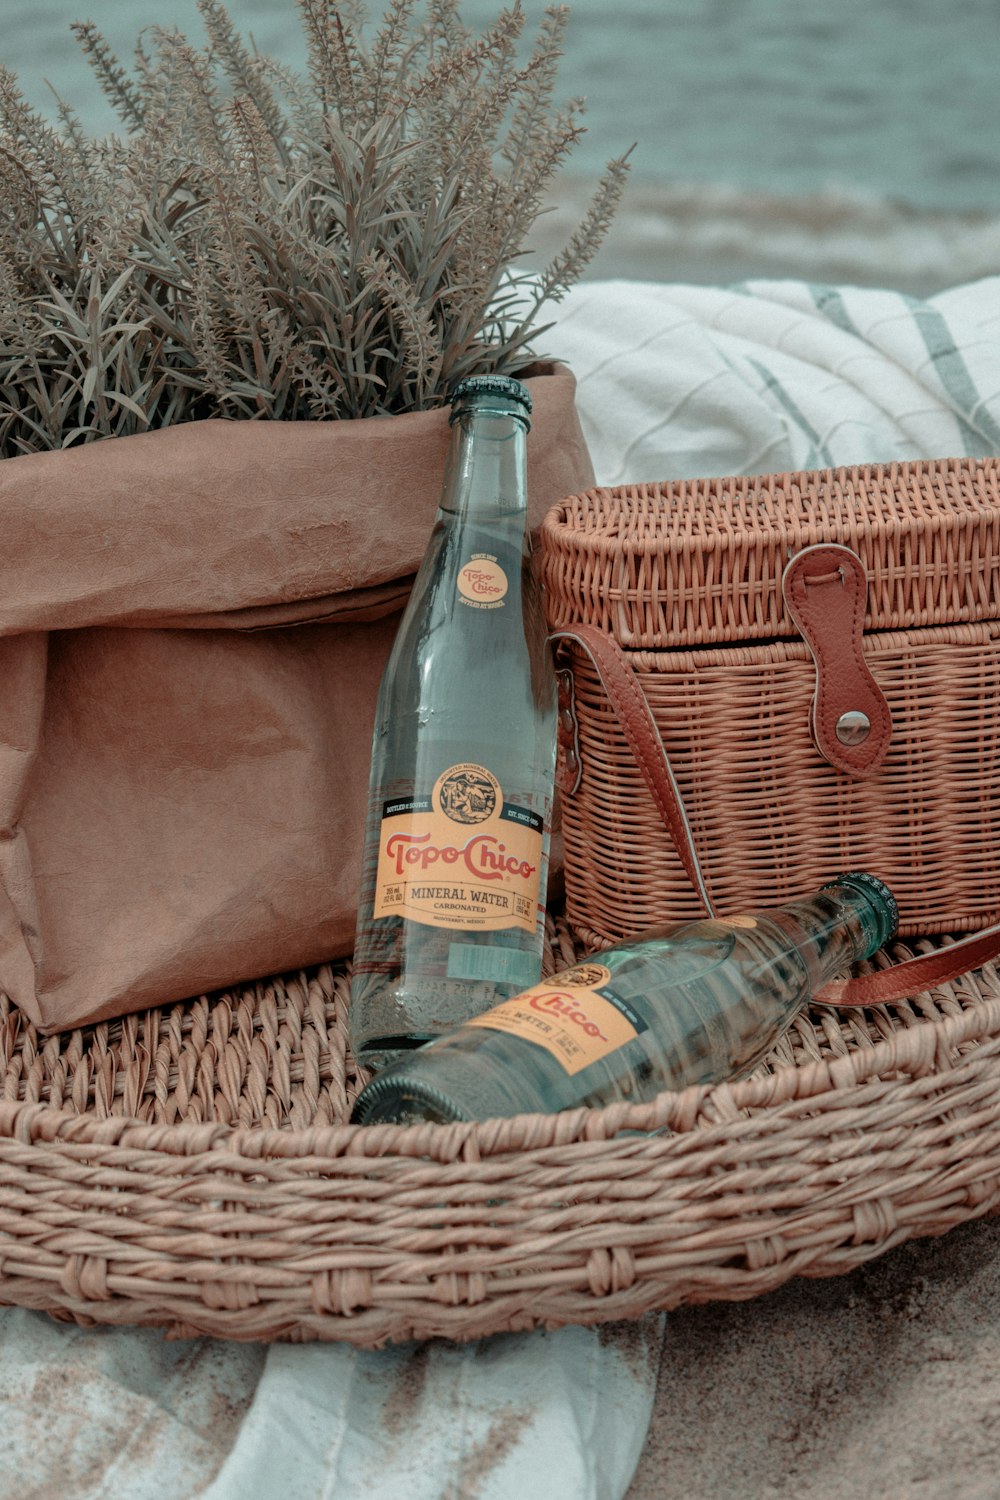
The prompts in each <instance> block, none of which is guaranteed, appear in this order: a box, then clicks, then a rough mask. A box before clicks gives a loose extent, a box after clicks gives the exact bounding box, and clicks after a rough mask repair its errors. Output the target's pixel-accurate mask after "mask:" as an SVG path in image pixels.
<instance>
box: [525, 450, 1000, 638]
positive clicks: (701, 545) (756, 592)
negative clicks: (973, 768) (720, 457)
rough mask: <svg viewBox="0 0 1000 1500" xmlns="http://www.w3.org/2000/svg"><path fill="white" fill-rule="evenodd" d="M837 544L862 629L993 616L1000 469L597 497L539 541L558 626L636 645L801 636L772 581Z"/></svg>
mask: <svg viewBox="0 0 1000 1500" xmlns="http://www.w3.org/2000/svg"><path fill="white" fill-rule="evenodd" d="M820 542H839V543H841V544H842V545H845V546H848V547H850V548H851V549H852V550H853V551H855V552H856V553H857V554H858V556H859V557H860V558H861V560H862V562H863V563H864V565H865V571H866V574H867V577H868V602H867V627H868V629H870V630H903V629H909V628H911V627H914V626H934V625H952V626H954V625H956V624H959V623H963V622H977V621H983V620H995V619H996V618H997V616H998V613H1000V460H997V459H989V458H987V459H948V460H925V461H921V462H912V463H896V464H886V465H871V466H868V467H861V468H852V469H824V470H810V471H808V472H803V473H795V474H760V475H752V476H748V477H747V476H739V477H735V478H721V479H683V480H675V481H665V482H663V483H649V484H625V485H619V486H616V487H612V488H603V489H600V488H599V489H590V490H586V491H584V492H583V493H581V494H577V495H571V496H569V497H568V498H566V499H564V500H561V501H559V502H558V504H557V505H555V506H554V507H553V508H552V509H551V510H550V511H549V513H548V515H547V516H546V518H545V520H544V522H543V524H542V530H541V552H542V572H543V577H544V579H545V586H546V590H547V596H548V603H547V609H548V613H549V619H550V622H551V623H552V625H553V628H563V627H567V626H571V625H574V624H579V623H589V624H592V625H596V626H597V627H598V628H599V629H601V630H604V631H606V632H608V633H609V634H611V635H612V636H614V638H615V639H616V640H617V642H618V644H619V645H621V646H625V647H629V648H632V649H636V650H667V649H673V648H676V647H684V648H690V647H692V646H697V645H709V644H712V643H718V642H736V641H744V640H747V641H749V640H761V639H774V638H786V637H787V638H794V637H797V635H798V629H797V627H796V625H795V622H794V620H793V619H792V618H791V616H790V615H789V614H788V613H787V611H786V609H785V608H784V605H783V602H782V594H781V579H782V574H783V573H784V570H785V567H786V565H787V563H788V561H789V559H790V557H791V556H792V555H793V553H795V552H797V551H800V550H801V549H802V548H804V547H808V546H812V545H815V544H816V543H820Z"/></svg>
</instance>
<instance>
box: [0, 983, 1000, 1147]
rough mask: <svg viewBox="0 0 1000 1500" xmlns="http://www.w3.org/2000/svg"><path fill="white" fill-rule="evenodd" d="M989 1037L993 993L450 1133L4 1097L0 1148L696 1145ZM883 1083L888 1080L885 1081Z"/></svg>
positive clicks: (996, 1022)
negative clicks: (938, 1013)
mask: <svg viewBox="0 0 1000 1500" xmlns="http://www.w3.org/2000/svg"><path fill="white" fill-rule="evenodd" d="M958 982H959V983H961V981H958ZM872 1009H875V1010H879V1009H884V1007H873V1008H872ZM991 1038H992V1039H1000V991H998V993H997V995H996V996H995V997H994V998H990V997H988V996H982V995H981V996H979V997H978V998H977V999H976V1002H975V1004H973V1005H971V1006H969V1007H968V1008H966V1009H963V1010H962V1011H961V1012H960V1013H959V1014H957V1015H950V1016H944V1017H939V1018H938V1019H934V1020H932V1019H927V1020H921V1021H918V1022H917V1023H916V1024H914V1025H910V1026H906V1027H905V1028H897V1029H893V1030H892V1032H891V1034H890V1035H889V1036H887V1037H885V1038H883V1039H882V1040H880V1041H878V1042H875V1043H874V1044H873V1045H872V1046H871V1047H866V1048H856V1049H851V1050H849V1051H846V1052H844V1053H842V1054H840V1055H838V1056H835V1057H831V1058H820V1059H816V1060H813V1061H810V1062H808V1063H800V1064H790V1065H781V1066H779V1067H777V1068H775V1070H774V1071H773V1072H771V1073H768V1074H760V1075H757V1076H754V1077H751V1078H747V1079H743V1080H740V1081H737V1082H732V1081H727V1082H723V1083H717V1084H712V1085H695V1086H692V1087H689V1088H686V1089H683V1090H665V1091H664V1092H662V1093H660V1094H659V1095H657V1097H656V1098H655V1099H654V1100H652V1101H650V1102H647V1103H644V1104H609V1105H605V1106H603V1107H602V1108H599V1109H594V1108H586V1107H582V1108H579V1109H575V1110H563V1111H560V1112H559V1113H556V1114H523V1115H516V1116H513V1117H510V1118H503V1119H496V1120H489V1121H468V1122H466V1121H456V1122H455V1123H453V1124H448V1125H436V1124H423V1123H418V1124H412V1125H367V1126H366V1125H351V1124H344V1125H323V1126H306V1127H298V1128H292V1129H284V1128H275V1127H266V1128H265V1127H262V1126H251V1127H247V1126H236V1125H228V1124H225V1123H223V1122H221V1121H204V1122H199V1123H196V1122H192V1121H182V1122H180V1123H177V1124H173V1125H165V1124H149V1123H147V1122H145V1121H142V1120H139V1119H137V1118H136V1117H135V1116H129V1115H108V1116H105V1117H103V1118H98V1117H96V1116H94V1115H93V1114H92V1113H88V1114H76V1113H74V1112H72V1111H69V1110H65V1109H58V1108H54V1107H53V1106H51V1105H47V1104H44V1103H40V1102H35V1101H26V1100H0V1140H10V1141H11V1142H16V1143H18V1144H21V1145H24V1146H32V1145H35V1144H45V1145H46V1146H49V1147H56V1146H58V1145H60V1144H65V1145H67V1146H73V1147H81V1146H96V1147H105V1148H119V1149H121V1150H127V1151H139V1152H143V1151H145V1152H163V1153H165V1154H167V1155H170V1156H186V1157H190V1158H196V1157H200V1156H206V1157H210V1158H212V1159H213V1160H216V1161H218V1163H219V1165H220V1167H221V1165H222V1158H223V1156H224V1155H230V1156H237V1157H241V1158H244V1159H249V1160H254V1159H258V1160H267V1159H271V1158H286V1159H295V1158H300V1157H325V1158H328V1159H329V1160H331V1161H332V1160H344V1159H347V1158H354V1159H358V1158H361V1159H365V1160H369V1161H375V1160H378V1159H380V1158H393V1157H405V1158H410V1159H412V1158H413V1157H415V1156H419V1157H423V1158H424V1159H425V1160H428V1159H429V1163H438V1164H441V1165H447V1164H451V1163H454V1162H456V1161H465V1162H473V1161H477V1160H481V1159H483V1158H484V1157H503V1156H507V1155H511V1154H517V1155H520V1154H521V1153H523V1152H525V1151H535V1150H539V1151H543V1150H548V1149H552V1148H559V1149H564V1148H566V1147H571V1146H574V1145H585V1146H586V1147H587V1149H588V1150H590V1151H593V1150H594V1148H595V1147H599V1146H601V1145H606V1146H616V1145H620V1144H621V1142H622V1139H623V1132H628V1135H629V1136H630V1137H631V1138H632V1141H633V1144H634V1138H635V1136H637V1135H645V1136H647V1137H649V1138H658V1139H659V1140H661V1141H662V1140H663V1138H664V1133H665V1132H669V1133H670V1135H672V1136H675V1137H676V1136H693V1135H697V1136H698V1137H699V1139H700V1138H702V1136H703V1134H704V1131H705V1130H706V1129H709V1128H712V1127H713V1126H715V1125H717V1124H718V1125H723V1124H724V1125H725V1127H726V1128H727V1129H731V1127H732V1124H733V1122H734V1120H735V1119H736V1118H737V1117H738V1116H739V1115H741V1114H742V1115H748V1116H749V1117H751V1118H753V1117H755V1116H767V1115H772V1114H773V1115H775V1116H776V1117H777V1116H780V1115H781V1114H783V1113H786V1112H788V1111H789V1110H795V1109H797V1108H799V1107H800V1106H801V1105H802V1104H803V1103H817V1104H818V1103H819V1101H820V1100H821V1099H822V1098H823V1097H824V1096H829V1095H830V1094H831V1093H833V1094H838V1095H841V1096H844V1095H847V1094H849V1093H850V1092H851V1091H852V1090H855V1089H859V1088H861V1087H863V1086H864V1085H870V1084H871V1083H872V1082H873V1081H876V1082H877V1081H881V1082H882V1084H883V1085H884V1087H886V1088H892V1087H900V1088H902V1087H904V1086H905V1085H906V1084H908V1083H911V1082H912V1081H914V1080H916V1079H923V1078H927V1077H928V1076H930V1077H931V1078H941V1079H942V1080H944V1079H946V1078H947V1077H948V1075H949V1074H953V1073H954V1072H955V1071H956V1069H957V1068H959V1067H960V1066H961V1065H962V1063H963V1062H964V1061H966V1057H967V1054H966V1055H959V1056H958V1057H954V1058H951V1059H949V1058H948V1053H949V1052H950V1051H951V1050H952V1049H954V1048H956V1047H959V1046H962V1045H963V1044H964V1045H966V1046H970V1045H971V1046H976V1045H977V1044H979V1045H981V1044H983V1043H986V1042H987V1041H988V1040H990V1039H991ZM977 1050H978V1048H977ZM884 1074H891V1075H893V1076H892V1077H891V1078H888V1079H883V1078H882V1077H881V1075H884ZM900 1075H901V1076H900ZM625 1138H626V1139H627V1138H628V1137H625Z"/></svg>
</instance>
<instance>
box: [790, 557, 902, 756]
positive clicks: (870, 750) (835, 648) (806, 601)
mask: <svg viewBox="0 0 1000 1500" xmlns="http://www.w3.org/2000/svg"><path fill="white" fill-rule="evenodd" d="M781 592H782V596H783V598H784V601H785V608H786V609H787V611H788V613H789V614H790V615H791V617H792V619H793V620H794V622H795V624H796V626H797V627H798V630H799V633H800V635H801V636H802V639H803V640H804V641H805V643H806V645H807V646H808V647H809V650H810V651H811V652H812V657H813V661H814V662H815V664H816V690H815V693H814V694H813V701H812V713H811V717H810V728H811V729H812V737H813V740H814V742H815V745H816V748H817V750H818V751H819V753H820V754H821V755H822V756H823V757H824V759H826V760H828V761H829V762H830V764H831V765H832V766H836V767H837V770H838V771H844V772H846V774H847V775H848V776H858V777H864V776H871V775H872V774H873V773H874V772H875V771H877V770H878V768H879V766H880V765H881V764H882V761H883V759H884V758H885V753H886V751H887V750H888V748H889V741H890V739H891V737H892V714H891V713H890V710H889V705H888V703H887V702H886V701H885V697H884V695H883V693H882V690H881V688H880V687H879V685H878V683H877V682H876V681H875V679H874V677H873V676H872V674H871V672H870V671H869V669H868V664H867V662H866V661H865V654H864V625H865V606H866V604H867V600H868V578H867V575H866V573H865V565H864V563H863V562H862V561H861V559H860V557H858V555H857V553H856V552H852V551H851V549H850V547H843V546H841V545H840V544H839V543H837V542H822V543H818V544H817V545H815V546H812V547H803V549H802V551H801V552H797V553H796V554H795V556H794V557H793V558H792V559H791V561H790V562H789V564H788V566H787V567H786V569H785V572H784V575H783V577H782V580H781Z"/></svg>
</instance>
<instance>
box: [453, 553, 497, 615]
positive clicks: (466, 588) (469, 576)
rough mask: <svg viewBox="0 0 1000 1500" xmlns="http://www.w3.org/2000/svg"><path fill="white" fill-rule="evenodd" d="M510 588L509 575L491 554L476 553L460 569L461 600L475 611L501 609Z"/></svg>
mask: <svg viewBox="0 0 1000 1500" xmlns="http://www.w3.org/2000/svg"><path fill="white" fill-rule="evenodd" d="M508 587H509V584H508V580H507V574H506V573H505V572H504V570H503V568H501V566H500V564H499V563H498V562H497V560H496V558H495V557H494V556H493V554H492V553H490V552H474V553H473V554H472V557H471V558H470V559H469V561H468V562H467V563H466V564H465V565H464V567H462V568H460V569H459V573H458V594H459V598H460V599H461V601H462V603H463V604H468V605H470V606H471V607H472V608H473V609H499V608H500V606H501V605H502V604H503V601H504V595H505V594H506V593H507V589H508Z"/></svg>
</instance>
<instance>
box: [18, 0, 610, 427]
mask: <svg viewBox="0 0 1000 1500" xmlns="http://www.w3.org/2000/svg"><path fill="white" fill-rule="evenodd" d="M198 3H199V10H200V12H201V15H202V18H203V21H204V24H205V29H206V33H207V37H208V44H207V46H205V47H202V48H198V47H196V46H194V45H192V44H191V43H190V42H189V41H188V40H187V39H186V37H185V36H183V35H182V34H181V33H179V32H178V31H176V30H169V29H167V28H165V27H156V28H153V29H152V30H150V31H148V32H145V33H143V34H142V35H140V37H139V40H138V43H137V46H136V52H135V60H134V65H133V66H132V68H131V69H126V68H125V67H123V66H122V65H121V63H120V62H119V61H118V59H117V58H116V57H114V55H113V54H112V53H111V51H110V49H109V47H108V45H107V43H106V42H105V40H104V38H103V37H102V35H101V33H100V32H99V31H98V29H97V28H96V26H94V25H93V24H92V23H90V22H83V23H79V24H77V25H76V26H75V27H74V30H75V32H76V34H77V37H78V39H79V41H80V43H81V45H82V47H83V49H84V51H85V53H86V55H87V57H88V59H89V61H90V63H91V65H92V67H93V70H94V72H95V74H96V76H97V79H98V80H99V83H100V86H101V88H102V89H103V91H104V93H105V94H106V96H107V97H108V99H109V100H110V101H111V103H112V105H113V106H114V109H115V111H116V114H117V116H118V118H119V119H120V120H121V124H122V131H121V134H119V135H112V136H109V137H107V138H100V139H97V138H93V137H91V136H89V135H88V134H87V133H86V132H85V131H84V130H83V129H82V128H81V125H80V122H79V120H78V118H77V117H76V116H75V115H74V113H73V111H72V110H71V109H70V108H69V107H68V106H66V105H65V104H63V103H62V102H60V103H59V108H58V120H59V123H58V125H55V124H52V123H50V122H49V121H48V120H47V119H46V118H45V117H44V116H43V115H42V114H40V113H39V112H37V111H35V110H34V109H32V108H30V107H29V106H28V104H27V103H26V102H25V99H24V97H23V95H22V93H21V92H20V90H19V87H18V83H17V80H16V78H15V77H14V75H13V74H12V73H11V72H10V71H9V70H7V69H4V68H2V67H0V456H3V457H9V456H12V455H15V454H18V453H26V452H35V451H38V450H39V449H45V448H59V447H63V446H66V445H68V444H71V443H76V442H81V441H88V440H90V439H93V438H99V437H106V436H116V435H119V436H120V435H124V434H129V433H134V432H139V431H142V430H143V429H144V428H146V427H162V426H165V425H167V424H169V423H175V422H182V421H188V420H191V419H193V418H197V417H205V416H214V415H222V416H230V417H242V418H256V417H264V418H284V419H309V418H311V419H325V418H334V417H356V416H369V415H375V414H384V413H393V412H399V411H404V410H419V409H421V408H425V407H428V406H432V405H435V404H437V403H439V402H440V401H442V400H443V399H444V398H445V395H446V392H447V390H448V388H449V387H450V386H451V385H452V383H453V382H454V381H455V380H457V379H459V378H461V377H462V376H463V375H467V374H472V373H480V372H486V371H511V370H516V369H517V368H519V367H521V366H523V365H524V364H525V363H526V362H527V361H528V359H529V358H530V340H531V339H533V338H536V337H537V336H538V335H539V333H541V332H542V331H543V327H542V326H541V325H540V324H539V311H540V309H541V308H542V307H543V305H544V304H545V303H546V302H548V301H550V300H558V298H559V297H560V296H561V295H562V294H563V292H564V291H565V290H566V289H567V288H568V287H569V286H570V285H572V284H573V282H574V281H576V280H577V279H578V277H579V276H580V274H581V273H582V271H583V270H584V268H585V267H586V265H587V264H588V263H589V261H590V259H591V258H592V256H593V254H594V252H595V250H596V249H597V247H598V245H599V244H600V242H601V239H602V238H603V235H604V233H605V231H606V230H607V227H608V225H609V223H610V220H611V217H612V215H613V213H614V210H615V207H616V205H617V202H618V199H619V197H620V194H621V190H622V187H623V184H624V180H625V175H626V164H625V161H624V159H620V160H617V161H614V162H611V163H610V164H609V166H608V169H607V171H606V173H605V174H604V176H603V177H602V179H601V181H600V183H599V184H598V185H597V188H596V191H595V194H594V197H593V200H592V203H591V206H590V209H589V211H588V213H587V214H586V216H585V219H584V222H583V223H582V224H581V226H580V228H579V229H578V230H577V231H576V232H575V233H574V235H573V236H572V237H571V239H570V242H569V244H568V245H567V247H566V249H565V251H564V252H562V253H561V254H560V255H558V256H557V257H556V258H555V259H554V260H553V262H552V263H551V265H550V266H549V267H548V268H547V269H546V270H544V271H543V272H542V273H541V275H540V276H536V277H529V276H528V275H527V274H526V273H525V272H524V271H523V270H520V269H519V268H518V258H519V256H520V255H521V254H522V253H523V250H524V248H525V246H526V245H527V244H528V243H529V235H530V231H531V227H532V225H533V224H534V222H535V220H536V218H537V216H538V214H539V212H541V210H542V209H543V207H544V206H545V205H544V199H545V194H546V191H547V189H548V188H549V186H550V184H551V182H552V179H553V177H554V175H555V174H556V173H557V172H558V170H559V168H560V167H561V166H562V165H563V163H564V161H565V159H566V157H567V155H568V153H569V152H570V151H571V149H572V147H573V145H574V143H575V142H576V141H577V139H578V138H579V136H580V134H581V129H582V127H581V125H580V108H581V106H580V104H579V102H578V101H573V102H571V103H569V104H567V105H564V106H559V105H557V104H556V103H555V102H554V96H555V86H556V70H557V62H558V58H559V56H560V49H561V46H562V41H563V35H564V32H565V28H566V23H567V18H568V11H567V8H566V7H564V6H562V7H557V8H552V9H550V10H548V11H546V13H545V17H544V20H543V21H542V24H541V26H540V27H539V29H538V33H537V36H536V39H535V42H534V44H533V47H532V50H531V51H530V55H529V56H528V57H527V60H526V61H524V62H523V63H519V62H518V61H517V44H518V39H519V36H520V34H521V31H522V27H523V24H524V19H523V15H522V12H521V9H520V0H515V5H514V7H513V8H512V9H510V10H506V11H504V12H503V13H502V14H501V15H500V16H499V17H498V19H497V21H496V23H495V24H494V25H493V26H492V27H491V28H490V29H489V30H488V31H487V32H486V33H485V34H484V35H482V36H476V35H473V34H471V33H470V32H469V31H468V30H467V29H466V27H465V26H464V25H463V23H462V20H461V17H460V14H459V0H427V3H426V5H425V6H424V7H423V8H422V9H421V10H420V13H419V15H418V14H417V11H418V7H417V4H416V0H390V4H389V8H388V10H387V12H386V14H385V15H384V16H383V18H382V20H381V23H380V25H379V26H378V28H377V29H376V30H375V31H374V33H373V34H372V35H371V36H370V37H369V25H368V21H367V18H366V16H365V14H364V4H363V0H297V4H298V11H299V16H300V20H301V24H302V25H303V27H304V28H305V36H306V40H307V44H308V69H307V72H306V73H305V74H304V75H302V76H299V75H298V74H295V73H294V72H292V71H291V70H290V69H288V68H285V67H283V66H282V65H280V64H279V63H277V62H276V61H274V60H273V59H270V58H268V57H265V56H263V55H260V54H258V53H257V52H256V51H255V50H254V49H253V48H252V47H250V46H248V45H247V44H246V43H245V42H244V41H243V40H242V39H241V37H240V36H239V34H238V33H237V31H236V29H235V27H234V25H233V23H232V21H231V19H230V17H229V15H228V13H227V12H226V10H225V8H224V7H223V5H222V4H221V3H220V0H198Z"/></svg>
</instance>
